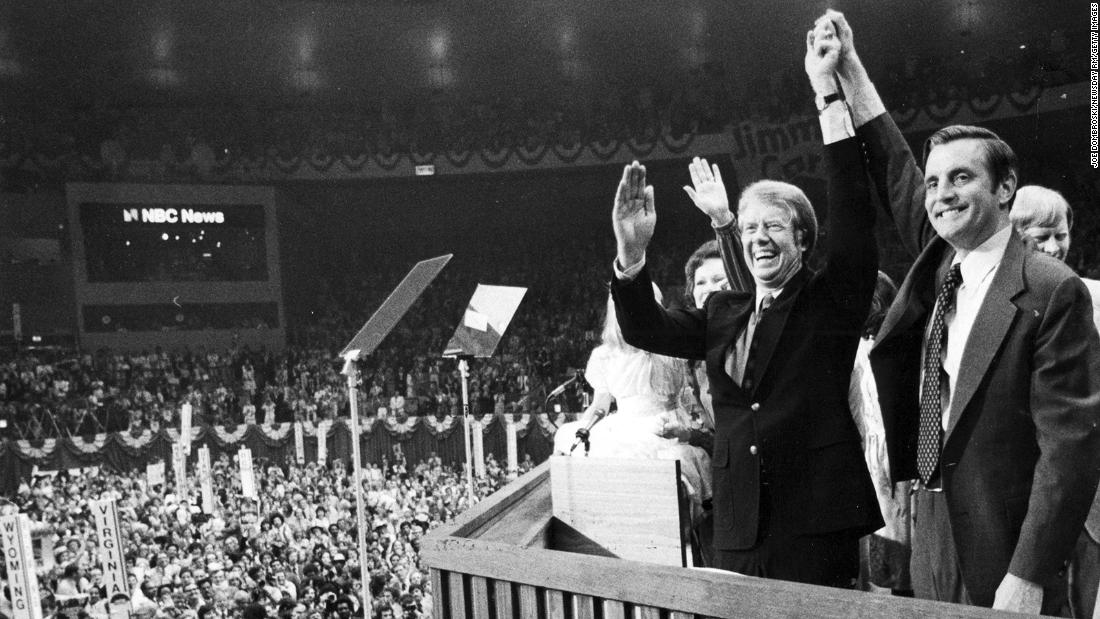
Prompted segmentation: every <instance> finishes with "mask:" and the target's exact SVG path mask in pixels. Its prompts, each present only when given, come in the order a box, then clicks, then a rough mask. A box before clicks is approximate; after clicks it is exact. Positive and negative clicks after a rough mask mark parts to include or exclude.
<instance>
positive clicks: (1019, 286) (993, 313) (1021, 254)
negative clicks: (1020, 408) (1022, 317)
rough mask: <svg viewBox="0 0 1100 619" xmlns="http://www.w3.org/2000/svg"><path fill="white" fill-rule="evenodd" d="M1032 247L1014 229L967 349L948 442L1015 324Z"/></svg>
mask: <svg viewBox="0 0 1100 619" xmlns="http://www.w3.org/2000/svg"><path fill="white" fill-rule="evenodd" d="M1028 251H1029V250H1028V249H1027V247H1026V246H1025V245H1024V244H1023V243H1022V242H1021V241H1020V240H1019V238H1017V237H1016V235H1015V233H1013V234H1012V236H1011V237H1010V238H1009V241H1008V247H1006V248H1005V255H1004V258H1002V259H1001V264H1000V266H998V267H997V272H996V273H994V274H993V281H992V282H990V284H989V290H988V292H986V295H985V299H984V300H983V301H982V305H981V308H979V310H978V316H977V319H976V320H975V321H974V326H973V328H971V330H970V335H969V337H968V338H967V340H966V347H965V348H964V349H963V363H962V365H961V367H960V368H959V377H958V379H957V381H956V384H955V388H954V393H953V395H952V396H951V410H950V412H949V415H948V418H947V434H946V435H945V437H944V443H945V444H946V441H947V437H948V436H950V435H951V431H952V430H954V429H955V425H956V424H957V423H958V422H959V417H960V415H962V411H963V410H964V409H966V405H967V404H969V403H970V398H972V397H974V393H975V392H976V391H977V390H978V386H979V385H980V384H981V382H982V378H984V377H985V373H986V371H988V370H989V364H990V363H992V361H993V357H994V355H996V354H997V350H998V349H1000V347H1001V342H1002V341H1003V340H1004V337H1005V334H1006V333H1008V329H1009V327H1011V326H1012V320H1013V318H1015V316H1016V306H1015V305H1014V304H1013V302H1012V299H1014V298H1016V296H1017V295H1018V294H1019V293H1020V292H1021V291H1022V290H1023V289H1024V278H1023V263H1024V260H1025V258H1026V256H1027V252H1028ZM949 345H950V344H949Z"/></svg>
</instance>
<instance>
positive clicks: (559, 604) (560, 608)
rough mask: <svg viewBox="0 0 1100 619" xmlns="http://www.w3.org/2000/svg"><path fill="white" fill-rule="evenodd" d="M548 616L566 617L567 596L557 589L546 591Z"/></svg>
mask: <svg viewBox="0 0 1100 619" xmlns="http://www.w3.org/2000/svg"><path fill="white" fill-rule="evenodd" d="M546 615H547V616H548V617H553V618H555V619H556V618H557V617H565V594H564V593H562V592H561V591H558V590H556V589H547V590H546Z"/></svg>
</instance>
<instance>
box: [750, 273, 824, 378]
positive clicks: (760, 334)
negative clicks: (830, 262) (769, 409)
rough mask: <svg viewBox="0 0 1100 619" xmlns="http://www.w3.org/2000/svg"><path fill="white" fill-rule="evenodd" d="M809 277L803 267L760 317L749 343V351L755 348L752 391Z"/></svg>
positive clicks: (768, 361)
mask: <svg viewBox="0 0 1100 619" xmlns="http://www.w3.org/2000/svg"><path fill="white" fill-rule="evenodd" d="M810 275H811V272H810V270H809V269H807V268H805V267H803V268H802V269H801V270H800V271H799V272H798V273H797V274H796V275H795V276H794V277H792V278H791V281H789V282H788V283H787V285H786V286H783V292H782V293H780V295H779V297H778V298H777V299H776V300H775V303H773V304H772V306H771V307H770V308H769V309H768V310H767V311H765V312H764V313H763V314H762V315H761V317H760V322H759V323H758V324H757V325H756V332H755V333H754V334H753V342H749V349H750V350H753V344H754V343H755V346H756V348H755V351H754V352H753V355H754V358H753V363H752V384H753V391H756V388H757V387H759V386H760V378H761V377H762V376H763V375H764V370H766V369H768V363H770V362H771V359H772V353H774V352H775V348H776V346H778V344H779V336H780V335H782V334H783V327H785V326H786V324H787V317H788V316H790V315H791V308H792V307H794V304H795V301H796V300H797V299H798V293H800V292H801V291H802V288H803V287H804V286H805V285H806V281H807V280H808V279H809V277H810ZM754 307H755V305H754Z"/></svg>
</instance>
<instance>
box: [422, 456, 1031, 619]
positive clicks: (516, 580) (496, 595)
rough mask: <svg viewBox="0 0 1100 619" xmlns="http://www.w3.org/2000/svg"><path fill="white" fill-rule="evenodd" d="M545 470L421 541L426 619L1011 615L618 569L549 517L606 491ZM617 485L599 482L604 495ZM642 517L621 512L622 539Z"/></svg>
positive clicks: (729, 576)
mask: <svg viewBox="0 0 1100 619" xmlns="http://www.w3.org/2000/svg"><path fill="white" fill-rule="evenodd" d="M573 460H578V459H577V458H574V459H573ZM597 463H598V461H597ZM594 464H596V463H594ZM666 464H668V463H667V462H666ZM554 465H555V460H554V459H551V460H548V461H546V462H544V463H542V464H541V465H539V466H538V467H536V468H535V469H533V470H531V471H530V472H528V473H527V474H525V475H523V476H522V477H520V478H519V479H517V480H515V481H514V482H512V483H510V484H509V485H507V486H505V487H504V488H502V489H500V490H499V491H497V492H495V493H494V494H492V495H491V496H489V497H487V498H486V499H484V500H482V501H481V502H480V503H477V504H475V505H473V506H472V507H471V508H470V509H468V510H467V511H466V512H464V513H463V514H461V515H460V516H459V517H458V518H456V519H455V521H454V522H453V523H450V524H445V525H443V526H440V527H438V528H436V529H434V530H433V531H431V532H430V533H429V534H428V535H427V536H426V537H425V538H424V540H423V541H422V544H421V550H420V555H421V558H422V559H423V561H424V562H425V563H426V564H427V565H428V566H429V567H430V568H431V579H432V596H433V598H434V600H435V608H434V609H433V617H435V619H512V618H515V619H546V618H559V617H561V618H565V617H569V618H572V619H595V618H597V617H601V618H602V619H626V618H628V617H629V618H639V619H650V618H652V619H659V618H666V617H667V618H668V619H687V618H691V617H700V618H702V617H824V618H829V617H835V618H837V619H840V618H848V617H876V618H878V617H896V618H906V619H908V618H911V619H918V618H919V619H924V618H926V617H958V618H962V619H970V618H980V617H1012V616H1016V617H1018V616H1019V615H1015V614H1012V613H1005V612H999V611H994V610H990V609H988V608H976V607H972V606H962V605H957V604H947V603H942V602H930V601H927V600H914V599H911V598H901V597H893V596H889V595H881V594H873V593H864V592H860V591H849V590H843V589H832V588H828V587H820V586H817V585H804V584H798V583H792V582H785V581H779V580H767V579H763V578H754V577H749V576H741V575H738V574H733V573H731V572H723V571H719V570H711V569H696V568H685V567H679V566H677V565H662V564H659V563H654V562H650V561H638V560H632V559H626V558H620V557H621V556H623V555H626V554H630V553H631V552H633V551H632V550H630V549H626V548H622V547H619V548H608V547H606V546H604V545H601V544H600V543H598V542H596V541H595V540H593V539H591V538H589V537H588V536H586V535H584V534H583V532H580V531H578V530H577V529H575V528H574V527H571V526H569V525H567V524H566V523H564V522H562V520H561V519H559V518H558V517H556V516H555V510H556V509H557V510H558V513H559V514H560V513H561V508H562V507H563V506H562V505H555V501H557V502H559V503H560V502H563V501H564V502H570V501H572V502H575V503H590V502H592V501H595V502H597V503H602V504H608V503H611V504H612V507H614V506H615V503H616V502H617V501H618V499H617V498H616V497H615V495H614V492H613V491H609V492H608V494H607V496H605V497H599V496H596V497H592V496H584V493H583V492H574V490H573V489H571V488H570V485H571V484H569V483H564V484H563V483H562V480H560V479H559V480H554V479H551V477H552V474H553V475H557V476H561V470H560V468H558V467H555V466H554ZM552 469H553V470H552ZM574 473H575V471H574ZM567 474H568V473H567ZM623 483H624V482H623V479H622V478H621V477H614V478H607V484H608V485H609V486H610V485H614V486H616V487H621V486H622V484H623ZM555 485H557V486H558V487H559V492H558V495H557V496H555V493H554V486H555ZM562 486H564V491H565V492H566V493H567V494H566V495H565V496H564V497H563V496H562V495H561V491H560V488H561V487H562ZM581 490H583V489H581ZM569 493H572V494H571V495H570V494H569ZM639 498H640V499H641V502H642V503H645V502H647V501H648V500H649V497H647V496H641V497H639ZM608 499H610V501H609V500H608ZM620 511H625V506H623V507H620ZM646 515H647V514H627V513H622V514H621V515H620V520H619V522H618V523H619V524H621V525H624V526H620V527H619V528H620V529H623V528H626V527H631V526H633V525H632V524H631V523H633V522H637V520H643V519H644V516H646ZM593 535H598V533H593ZM635 543H637V540H635ZM641 545H642V546H645V543H644V542H643V543H642V544H641ZM633 550H641V551H645V550H646V548H644V547H642V548H635V549H633Z"/></svg>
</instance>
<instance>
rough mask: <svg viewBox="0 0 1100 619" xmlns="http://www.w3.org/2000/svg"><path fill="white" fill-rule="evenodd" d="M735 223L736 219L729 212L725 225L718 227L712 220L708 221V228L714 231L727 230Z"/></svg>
mask: <svg viewBox="0 0 1100 619" xmlns="http://www.w3.org/2000/svg"><path fill="white" fill-rule="evenodd" d="M736 223H737V217H736V216H734V214H733V213H732V212H731V213H730V218H729V221H727V222H726V223H724V224H722V225H718V224H717V223H715V222H714V220H713V219H712V220H710V227H712V228H714V229H715V230H729V229H730V228H732V227H734V226H735V224H736Z"/></svg>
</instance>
